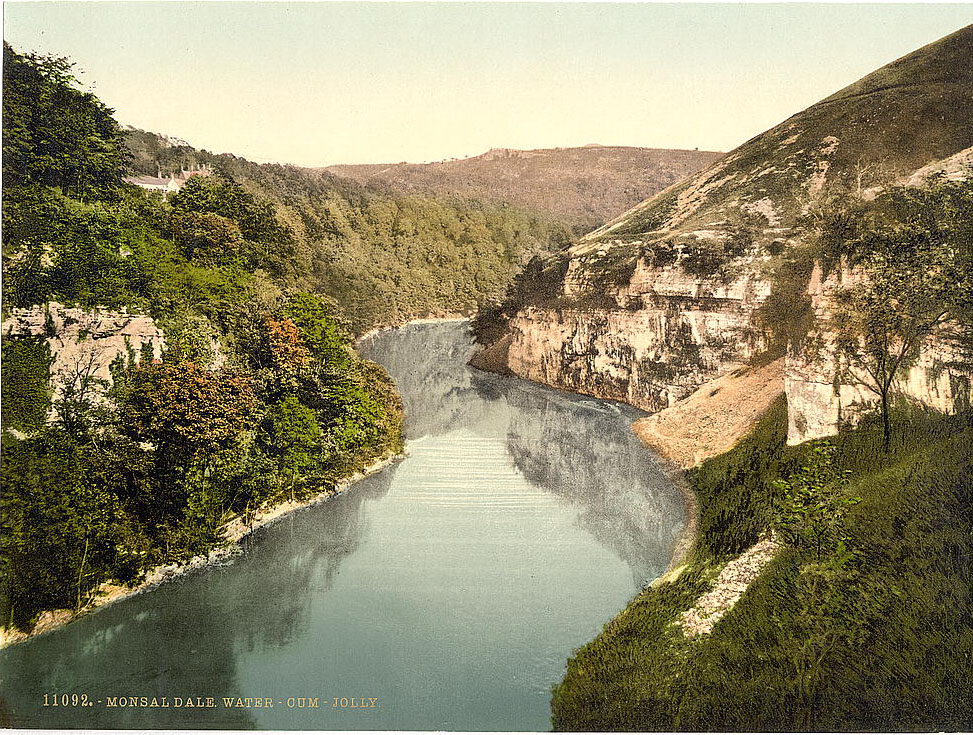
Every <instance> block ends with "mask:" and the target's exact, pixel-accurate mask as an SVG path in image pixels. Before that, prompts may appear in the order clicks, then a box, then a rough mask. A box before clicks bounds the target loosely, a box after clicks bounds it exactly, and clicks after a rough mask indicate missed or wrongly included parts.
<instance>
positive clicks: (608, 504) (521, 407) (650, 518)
mask: <svg viewBox="0 0 973 735" xmlns="http://www.w3.org/2000/svg"><path fill="white" fill-rule="evenodd" d="M466 329H467V327H466V325H465V323H442V324H434V325H410V326H407V327H404V328H402V329H399V330H395V331H394V332H391V331H390V332H383V333H380V334H378V335H375V336H374V337H371V338H369V340H368V341H367V343H365V344H364V345H362V347H363V351H364V353H365V354H366V355H368V356H370V357H372V358H373V359H376V360H378V361H379V362H381V363H382V364H383V365H385V366H386V368H387V369H388V370H389V372H390V373H391V375H392V376H393V377H394V378H395V381H396V385H398V387H399V390H400V392H401V394H402V396H403V401H404V403H405V406H406V413H407V416H408V417H409V418H408V422H407V427H406V428H407V433H408V436H409V437H410V438H418V437H421V436H425V435H427V434H430V433H437V434H443V433H448V432H449V431H450V430H452V429H453V428H454V427H457V426H466V427H470V428H471V429H472V430H473V431H475V432H476V433H477V434H479V435H481V436H502V437H504V438H505V439H506V445H507V451H508V452H509V453H510V456H511V457H512V458H513V461H514V464H515V466H516V467H517V468H518V469H519V470H520V471H521V472H522V473H523V474H524V475H525V476H526V478H527V479H528V480H529V481H530V482H531V483H532V484H534V485H535V486H537V487H539V488H541V489H543V490H544V491H546V492H548V493H551V494H553V495H555V496H557V497H559V498H562V499H564V500H565V501H567V502H569V503H571V504H572V505H574V506H576V508H577V509H578V511H579V514H578V524H579V525H580V526H581V527H582V528H583V529H584V530H585V531H587V532H588V533H590V534H591V535H592V536H594V537H595V538H596V539H598V540H599V541H600V542H601V543H602V544H604V545H605V546H607V547H609V548H611V549H612V550H613V551H615V553H616V554H618V556H619V557H621V558H622V559H624V560H625V562H626V563H627V564H628V565H629V567H630V568H631V570H632V577H633V581H634V582H635V583H636V585H638V586H639V587H642V586H645V585H646V584H648V582H651V581H652V580H653V579H655V578H656V577H658V576H659V575H660V574H661V573H662V572H663V571H664V570H665V568H666V566H667V565H668V563H669V555H670V553H669V552H670V551H671V549H672V546H673V543H674V539H675V537H676V535H677V534H678V533H679V531H680V530H681V528H682V524H683V515H684V509H683V506H682V500H681V498H680V497H679V496H678V495H677V494H676V493H674V492H673V488H672V483H671V482H670V481H669V479H668V477H667V476H666V473H665V471H664V470H663V468H662V466H661V465H660V463H659V462H658V461H657V460H656V458H655V456H654V455H653V454H652V453H651V452H649V451H647V450H646V449H645V448H644V446H643V445H642V444H641V443H640V442H639V440H638V439H637V438H636V437H635V435H634V434H633V433H632V432H631V430H630V428H629V426H630V424H631V422H632V421H634V420H635V419H637V418H639V417H640V416H642V415H644V414H642V413H640V412H639V411H637V410H635V409H633V408H630V407H628V406H625V405H622V404H615V403H609V402H606V401H599V400H594V399H591V398H587V397H585V396H576V395H571V394H567V393H563V392H559V391H554V390H547V389H541V388H539V387H538V386H536V385H534V384H531V383H527V382H525V381H521V380H516V379H510V378H504V377H499V376H496V375H491V374H489V373H484V372H481V371H478V370H474V369H472V368H470V367H469V366H467V365H466V360H467V358H468V356H469V351H470V343H469V338H468V337H467V335H466ZM474 397H475V399H478V400H474Z"/></svg>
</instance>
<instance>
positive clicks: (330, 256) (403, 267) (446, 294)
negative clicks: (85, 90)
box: [126, 131, 571, 332]
mask: <svg viewBox="0 0 973 735" xmlns="http://www.w3.org/2000/svg"><path fill="white" fill-rule="evenodd" d="M126 145H127V146H128V148H129V150H130V152H131V154H132V155H131V158H130V160H129V164H128V167H129V169H130V170H131V171H132V172H134V173H142V174H150V175H155V173H156V172H157V171H158V170H159V169H160V168H161V169H162V171H163V172H166V171H176V172H178V170H179V169H180V168H181V167H183V166H186V167H193V166H195V165H199V164H203V163H205V164H208V165H210V166H211V167H213V168H214V169H215V170H216V171H217V172H218V173H219V175H221V176H223V177H225V178H227V179H228V180H230V181H234V182H237V183H239V184H240V185H242V186H244V187H245V188H246V189H247V190H248V191H250V192H252V193H254V194H255V195H257V196H259V197H262V198H265V199H267V200H268V201H271V202H273V203H274V204H275V205H276V206H277V209H278V212H279V216H280V217H281V219H282V221H283V222H285V223H286V224H287V225H288V226H289V227H290V229H291V230H292V232H293V234H294V240H295V247H294V250H293V253H292V254H290V255H289V257H288V262H287V263H286V266H287V273H288V276H289V278H290V279H291V280H292V281H293V282H295V283H298V284H301V285H302V286H303V287H304V288H309V289H312V290H319V291H322V292H324V293H326V294H328V295H330V296H332V297H334V298H335V299H337V300H338V301H339V302H340V303H341V304H342V308H343V310H344V313H345V314H346V316H347V317H348V319H349V321H350V322H351V325H352V327H353V329H354V330H355V331H357V332H362V331H365V330H367V329H368V328H370V327H372V326H375V325H378V324H391V323H397V322H402V321H405V320H408V319H410V318H413V317H424V316H429V315H436V314H444V313H448V312H453V313H455V312H461V313H471V312H472V311H474V310H475V309H476V308H477V306H479V305H480V304H482V303H483V302H484V301H486V300H488V299H489V298H494V297H497V296H499V295H500V294H502V293H503V290H504V289H505V288H506V286H507V284H508V283H509V281H510V278H511V277H512V276H513V274H514V273H515V272H516V271H517V269H518V268H519V267H520V266H521V265H523V263H525V262H526V261H527V260H528V259H529V258H530V257H532V256H534V255H535V254H538V253H549V252H552V251H558V250H562V249H563V248H564V247H565V246H567V244H568V243H569V242H570V237H571V236H570V233H569V231H568V228H567V226H566V225H564V224H561V223H560V222H558V221H556V220H554V219H553V218H547V217H542V216H539V215H537V214H532V213H529V212H526V211H522V210H518V209H516V208H513V207H509V206H504V205H500V204H486V203H483V202H480V201H478V200H476V199H465V198H461V197H458V196H449V197H433V196H429V195H420V194H405V193H396V192H393V191H392V190H390V189H389V188H388V187H387V186H378V187H376V186H366V185H362V184H359V183H356V182H354V181H351V180H348V179H341V178H339V177H337V176H335V175H334V174H331V173H328V172H326V171H313V170H310V169H302V168H298V167H295V166H280V165H257V164H255V163H251V162H250V161H247V160H245V159H242V158H237V157H235V156H230V155H218V156H217V155H212V154H210V153H207V152H205V151H197V150H195V149H193V148H190V147H188V146H181V145H171V144H170V143H169V142H168V141H166V140H165V139H162V138H160V137H159V136H156V135H153V134H151V133H145V132H142V131H128V133H127V135H126Z"/></svg>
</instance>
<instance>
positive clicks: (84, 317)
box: [3, 301, 165, 400]
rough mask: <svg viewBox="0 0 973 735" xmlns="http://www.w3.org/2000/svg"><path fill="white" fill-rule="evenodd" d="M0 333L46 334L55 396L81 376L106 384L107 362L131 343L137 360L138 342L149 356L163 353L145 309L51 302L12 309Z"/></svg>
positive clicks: (160, 335) (161, 336)
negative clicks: (149, 351) (135, 310)
mask: <svg viewBox="0 0 973 735" xmlns="http://www.w3.org/2000/svg"><path fill="white" fill-rule="evenodd" d="M3 334H4V336H5V337H6V336H14V337H16V336H28V335H40V336H45V337H46V338H47V344H48V346H49V347H50V349H51V355H52V357H53V358H54V361H53V363H52V365H51V386H52V388H53V391H54V396H53V398H54V400H57V399H59V398H60V397H62V396H63V394H64V391H65V389H66V388H67V387H69V386H71V385H75V386H76V385H78V383H79V381H80V380H81V379H83V378H84V379H89V380H90V379H94V380H95V381H105V385H108V384H110V382H111V374H110V373H109V370H108V368H109V366H110V365H111V362H112V360H114V359H115V358H116V357H117V356H118V355H120V354H125V353H126V352H127V351H128V348H129V347H131V349H133V350H134V351H135V356H136V360H138V359H139V357H140V355H141V350H142V347H143V345H146V344H148V345H151V349H152V356H153V359H159V358H161V357H162V352H163V350H164V349H165V335H164V334H163V333H162V330H161V329H159V327H157V326H156V324H155V322H154V321H153V320H152V318H151V317H149V316H146V315H144V314H129V313H127V312H124V311H123V312H117V311H108V310H106V309H95V310H93V311H85V310H84V309H74V308H67V307H64V306H62V305H61V304H58V303H56V302H53V301H52V302H51V303H50V304H48V305H47V309H46V310H45V307H44V306H33V307H31V308H28V309H14V310H13V313H12V314H11V315H10V317H9V318H8V319H6V320H5V321H4V322H3Z"/></svg>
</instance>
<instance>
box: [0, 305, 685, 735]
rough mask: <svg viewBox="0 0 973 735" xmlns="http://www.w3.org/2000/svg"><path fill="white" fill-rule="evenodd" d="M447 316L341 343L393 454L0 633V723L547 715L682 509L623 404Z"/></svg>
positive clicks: (497, 723)
mask: <svg viewBox="0 0 973 735" xmlns="http://www.w3.org/2000/svg"><path fill="white" fill-rule="evenodd" d="M466 329H467V327H466V324H465V323H460V322H444V323H436V324H414V325H408V326H406V327H403V328H400V329H396V330H389V331H385V332H380V333H378V334H376V335H374V336H372V337H369V338H367V339H366V340H365V341H364V342H363V343H362V345H361V350H362V352H363V354H365V355H366V356H368V357H370V358H371V359H373V360H375V361H377V362H380V363H382V364H383V365H384V366H385V367H386V368H387V369H388V370H389V372H390V374H391V375H392V377H393V378H395V380H396V383H397V384H398V386H399V390H400V392H401V393H402V396H403V400H404V403H405V407H406V434H407V441H406V449H407V453H408V456H407V457H406V458H405V459H404V460H402V461H401V462H398V463H396V464H394V465H392V466H390V467H389V468H387V469H385V470H384V471H382V472H380V473H378V474H376V475H373V476H371V477H368V478H366V479H364V480H362V481H361V482H359V483H357V484H355V485H354V486H352V487H351V488H350V489H349V490H348V491H347V492H346V493H344V494H343V495H341V496H338V497H336V498H334V499H332V500H330V501H328V502H326V503H322V504H320V505H317V506H314V507H311V508H307V509H304V510H301V511H298V512H295V513H293V514H291V515H289V516H286V517H284V518H283V519H282V520H280V521H279V522H277V523H276V524H274V525H272V526H268V527H266V528H263V529H260V530H259V531H257V532H255V533H254V534H252V535H251V536H249V537H248V538H246V539H245V540H244V542H243V554H242V555H240V556H238V557H236V558H235V559H234V560H233V561H232V562H231V563H229V564H226V565H224V566H214V567H209V568H206V569H204V570H202V571H199V572H196V573H192V574H189V575H186V576H184V577H181V578H178V579H176V580H174V581H171V582H168V583H166V584H164V585H162V586H160V587H158V588H156V589H155V590H152V591H150V592H146V593H144V594H140V595H136V596H134V597H130V598H128V599H125V600H122V601H120V602H118V603H116V604H113V605H110V606H107V607H105V608H103V609H101V610H99V611H98V612H96V613H94V614H92V615H89V616H86V617H84V618H81V619H80V620H78V621H76V622H74V623H71V624H70V625H67V626H65V627H63V628H61V629H58V630H55V631H53V632H51V633H48V634H46V635H42V636H38V637H37V638H34V639H31V640H30V641H28V642H27V643H24V644H21V645H17V646H13V647H11V648H8V649H5V650H4V651H2V652H0V695H2V701H0V721H2V722H3V723H5V724H8V725H9V724H14V725H21V726H33V727H49V728H55V727H92V728H186V727H194V728H228V729H229V728H232V729H249V728H260V729H289V730H298V729H342V730H351V729H368V730H382V729H409V730H424V729H432V730H440V729H443V730H457V729H458V730H547V729H549V727H550V721H549V700H550V692H551V687H552V686H553V685H554V684H555V683H556V682H557V681H558V680H559V679H560V678H561V676H562V675H563V672H564V667H565V662H566V660H567V658H568V656H570V655H571V653H572V652H573V650H574V649H575V648H577V647H578V646H580V645H582V644H583V643H585V642H586V641H588V640H590V639H591V638H592V637H593V636H595V635H596V634H597V633H598V632H599V631H600V630H601V628H602V626H603V625H604V624H605V623H606V622H607V621H608V620H610V619H611V618H612V617H613V616H614V615H615V614H616V613H617V612H618V611H619V610H621V609H622V608H623V607H624V606H625V604H626V602H627V601H628V600H629V599H630V598H631V597H632V596H633V595H634V593H635V592H636V591H637V590H638V589H639V588H641V587H642V586H644V585H645V584H647V583H648V582H650V581H651V580H652V579H654V578H655V577H657V576H658V575H659V574H661V573H662V572H663V571H664V570H665V568H666V566H667V565H668V563H669V560H670V556H671V554H672V549H673V546H674V542H675V540H676V537H677V535H678V533H679V532H680V530H681V529H682V527H683V525H684V522H685V509H684V507H683V504H682V499H681V496H680V494H679V492H678V490H677V489H676V488H675V487H674V486H673V485H672V483H671V482H670V481H669V480H668V478H667V477H666V474H665V473H664V471H663V470H662V468H661V466H660V465H659V464H658V463H657V461H656V459H655V458H654V456H653V455H652V453H651V452H649V451H648V450H646V449H645V448H644V447H642V446H641V445H640V444H639V442H638V440H637V439H636V438H635V437H634V435H633V434H632V432H631V431H630V428H629V427H630V424H631V422H632V420H634V419H635V418H637V417H638V416H640V415H641V414H640V413H639V412H637V411H635V410H633V409H631V408H629V407H626V406H623V405H620V404H615V403H610V402H607V401H600V400H594V399H591V398H587V397H582V396H573V395H569V394H565V393H562V392H559V391H555V390H551V389H548V388H544V387H542V386H538V385H534V384H532V383H528V382H525V381H520V380H516V379H513V378H505V377H500V376H495V375H489V374H486V373H481V372H479V371H476V370H473V369H471V368H469V367H467V366H466V358H467V356H468V354H469V349H470V342H469V338H468V336H467V333H466ZM45 694H47V695H48V703H49V704H50V701H51V699H50V697H51V696H52V695H58V698H59V701H61V695H63V694H69V695H70V694H78V695H84V696H86V697H87V698H88V701H89V703H90V704H89V706H80V707H73V706H67V707H64V706H58V707H51V706H46V707H45V706H44V698H45ZM114 697H118V698H119V699H117V700H110V698H114ZM127 697H134V698H138V697H146V698H147V699H146V700H145V704H146V705H151V704H152V703H153V702H152V698H156V702H155V704H157V705H162V704H167V705H168V706H167V707H163V706H160V707H151V706H141V701H140V700H138V699H136V700H135V706H125V707H122V706H120V705H121V704H122V703H123V699H122V698H127ZM207 697H212V698H213V703H215V704H216V706H214V707H206V706H205V705H206V704H207V701H206V699H205V698H207ZM224 697H231V698H233V699H234V701H233V702H231V704H232V705H236V704H238V702H236V701H235V700H236V698H237V697H241V698H244V697H250V698H254V699H253V701H250V702H247V701H243V702H240V703H239V704H242V705H243V706H230V707H227V706H225V702H224V701H223V698H224ZM162 698H167V699H165V700H163V699H162ZM177 698H178V699H177ZM197 698H202V699H197ZM315 698H317V703H316V704H317V706H313V705H314V704H315V702H314V699H315ZM257 699H259V700H260V704H264V705H266V704H270V705H272V706H262V707H257V706H255V705H256V704H257ZM187 700H190V701H192V703H194V704H197V705H199V704H202V705H204V706H202V707H199V706H197V707H192V708H187V707H186V701H187ZM68 701H69V704H70V699H69V700H68ZM110 703H113V704H115V705H116V706H109V704H110ZM124 703H125V704H131V702H129V701H128V700H124ZM176 704H181V705H182V706H179V707H177V706H175V705H176ZM289 704H290V705H291V706H288V705H289ZM336 704H337V705H338V706H335V705H336ZM353 704H355V705H361V704H369V705H373V706H368V707H364V706H355V707H352V706H351V705H353ZM247 705H249V706H247ZM302 705H303V706H302ZM342 705H346V706H342Z"/></svg>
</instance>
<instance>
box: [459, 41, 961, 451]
mask: <svg viewBox="0 0 973 735" xmlns="http://www.w3.org/2000/svg"><path fill="white" fill-rule="evenodd" d="M971 120H973V26H970V27H967V28H965V29H963V30H961V31H959V32H957V33H955V34H953V35H952V36H949V37H947V38H945V39H943V40H941V41H939V42H937V43H934V44H931V45H929V46H926V47H924V48H922V49H919V50H918V51H916V52H914V53H912V54H909V55H908V56H906V57H903V58H902V59H899V60H898V61H896V62H893V63H892V64H889V65H888V66H886V67H883V68H882V69H880V70H878V71H877V72H875V73H873V74H870V75H869V76H867V77H865V78H864V79H862V80H860V81H859V82H856V83H855V84H853V85H851V86H849V87H848V88H846V89H844V90H842V91H840V92H838V93H836V94H835V95H832V96H831V97H829V98H827V99H825V100H823V101H822V102H820V103H818V104H816V105H814V106H812V107H811V108H809V109H807V110H805V111H804V112H802V113H799V114H797V115H795V116H793V117H791V118H790V119H788V120H786V121H784V122H783V123H781V124H780V125H778V126H776V127H775V128H773V129H771V130H769V131H767V132H766V133H764V134H762V135H760V136H757V137H756V138H754V139H752V140H750V141H747V142H746V143H744V144H743V145H742V146H740V147H739V148H737V149H736V150H734V151H732V152H730V153H729V154H728V155H727V156H726V157H724V158H722V159H720V160H719V161H717V162H716V163H714V164H713V165H711V166H710V167H709V168H707V169H705V170H704V171H702V172H700V173H699V174H696V175H694V176H692V177H690V178H688V179H686V180H685V181H683V182H681V183H679V184H676V185H674V186H672V187H670V188H669V189H666V190H665V191H663V192H660V193H659V194H657V195H656V196H654V197H652V198H651V199H648V200H646V201H645V202H643V203H642V204H640V205H638V206H636V207H635V208H634V209H632V210H631V211H629V212H627V213H626V214H624V215H622V216H621V217H619V218H617V219H616V220H614V221H612V222H610V223H608V224H607V225H606V226H604V227H602V228H600V229H598V230H596V231H594V232H592V233H591V234H589V235H587V236H586V237H584V238H582V239H581V241H580V242H579V243H578V244H576V245H575V246H573V247H572V248H570V249H569V251H568V252H567V253H566V254H565V255H562V256H560V260H556V259H551V260H549V261H548V263H547V271H546V272H547V273H548V274H550V273H555V274H560V273H563V274H564V275H563V277H561V278H560V285H559V287H558V288H557V289H556V292H554V293H552V292H551V290H550V289H549V288H548V289H546V290H545V292H544V293H543V294H542V295H540V296H535V297H530V296H527V297H526V298H522V299H521V300H520V302H514V303H511V304H508V305H507V307H506V308H507V310H508V312H507V313H508V316H509V319H508V320H507V323H506V325H505V333H504V334H503V336H502V337H501V339H499V340H498V341H496V342H495V343H494V344H493V345H492V346H489V347H487V348H486V349H485V350H484V351H483V352H481V354H480V355H479V356H477V357H476V358H475V359H474V364H477V365H479V366H482V367H485V368H488V369H499V370H506V371H509V372H512V373H514V374H516V375H520V376H522V377H525V378H529V379H532V380H536V381H540V382H543V383H547V384H549V385H553V386H556V387H561V388H566V389H569V390H574V391H579V392H583V393H591V394H593V395H597V396H601V397H606V398H615V399H620V400H624V401H627V402H629V403H632V404H633V405H636V406H638V407H640V408H643V409H646V410H649V411H659V410H662V409H665V408H667V407H669V406H672V405H673V404H674V403H675V402H677V401H679V400H681V399H683V398H684V397H686V396H688V395H690V394H691V393H693V392H694V391H695V390H697V389H699V388H700V386H703V385H704V384H706V383H708V382H710V381H712V380H714V379H717V378H719V377H720V376H723V375H727V374H728V373H730V372H732V371H734V370H736V369H737V368H739V367H740V366H741V365H744V364H746V363H748V362H749V361H750V360H751V359H752V358H753V357H754V356H755V355H757V354H759V353H761V352H762V351H764V350H765V349H766V348H767V347H768V344H769V339H770V336H771V335H770V332H769V330H768V324H767V323H766V320H764V319H762V318H761V306H762V305H763V304H764V303H765V302H766V301H767V299H768V297H769V296H770V295H771V292H772V289H773V288H774V285H773V284H774V274H775V272H776V271H777V270H778V269H779V267H780V264H781V262H782V261H783V260H784V258H785V257H786V254H787V253H788V252H790V249H792V248H795V247H799V246H801V245H802V243H804V242H806V241H807V239H808V237H809V233H810V232H811V229H812V226H813V225H812V223H810V222H809V220H810V218H811V217H812V216H813V214H814V212H815V211H817V208H819V207H820V206H824V205H825V204H826V203H827V202H829V201H834V200H836V199H839V200H840V199H841V198H843V197H847V196H860V197H862V198H865V199H867V198H869V197H874V196H875V195H876V194H877V193H878V192H881V191H882V190H883V189H885V188H887V187H889V186H890V185H894V184H909V185H915V184H917V183H921V181H923V180H924V179H926V178H927V177H928V176H930V175H933V174H937V173H938V174H942V175H945V176H946V177H947V178H952V179H954V180H955V179H956V178H961V177H963V176H965V175H966V173H965V172H966V171H968V170H969V168H968V166H967V164H968V162H969V161H968V159H969V156H968V155H967V154H968V152H969V149H970V147H971V145H973V124H971V122H970V121H971ZM542 280H543V276H542ZM812 280H813V279H812ZM828 285H829V284H827V283H821V282H820V279H819V282H818V283H813V282H812V283H811V285H810V286H809V297H810V299H811V301H812V302H813V307H814V309H816V310H817V311H818V312H819V313H820V312H821V311H822V310H826V308H827V307H826V303H825V302H826V299H825V298H824V294H825V292H826V290H827V287H828ZM526 286H527V287H529V286H530V284H529V283H528V284H526ZM796 288H797V289H798V290H800V289H803V288H804V284H803V283H802V284H801V285H800V286H798V287H796ZM825 341H827V340H826V336H825ZM950 349H951V348H950V347H949V346H948V344H947V341H946V340H944V339H942V338H936V339H932V340H930V342H929V343H928V344H927V349H926V350H924V352H923V354H922V356H921V357H920V359H919V361H918V362H917V364H916V365H915V366H914V367H913V368H912V370H911V372H910V373H909V374H908V376H906V377H905V378H904V379H903V380H902V381H900V383H901V384H900V385H899V386H898V389H899V391H900V392H902V393H904V394H905V395H907V396H909V397H911V398H913V399H916V400H918V401H920V402H922V403H925V404H927V405H930V406H933V407H936V408H938V409H940V410H945V411H954V410H957V409H958V408H961V407H963V406H965V405H967V404H968V394H969V387H968V386H969V382H970V373H969V372H968V370H967V369H966V368H962V367H958V366H957V365H958V362H959V361H958V360H957V359H955V358H957V357H958V355H955V354H952V353H951V352H950ZM786 376H787V377H786V380H785V387H786V390H787V394H788V400H789V403H790V404H791V414H792V422H791V434H790V440H791V441H792V442H799V441H803V440H806V439H809V438H813V437H818V436H824V435H827V434H829V433H833V432H834V431H836V430H837V427H838V425H839V424H840V423H841V422H842V421H845V420H854V419H855V417H856V416H858V415H860V414H861V412H862V410H864V409H865V408H866V407H867V406H868V404H869V402H870V401H869V400H868V397H867V396H864V395H863V394H862V392H861V391H860V390H859V389H857V388H854V387H853V386H849V385H840V384H838V385H837V386H836V383H835V380H836V371H835V369H834V365H833V364H831V365H829V361H828V360H827V359H823V360H822V359H820V357H819V356H815V358H814V359H812V358H811V356H809V355H807V354H803V353H798V354H795V355H792V356H791V359H789V360H788V365H787V371H786Z"/></svg>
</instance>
